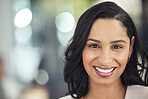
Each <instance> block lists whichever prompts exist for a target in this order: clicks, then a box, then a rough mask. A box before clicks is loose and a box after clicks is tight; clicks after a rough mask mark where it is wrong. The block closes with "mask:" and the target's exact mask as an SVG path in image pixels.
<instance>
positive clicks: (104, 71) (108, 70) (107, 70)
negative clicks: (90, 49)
mask: <svg viewBox="0 0 148 99" xmlns="http://www.w3.org/2000/svg"><path fill="white" fill-rule="evenodd" d="M95 69H96V70H98V71H99V72H103V73H109V72H111V71H113V69H114V68H111V69H101V68H98V67H95Z"/></svg>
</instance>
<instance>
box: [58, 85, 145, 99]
mask: <svg viewBox="0 0 148 99" xmlns="http://www.w3.org/2000/svg"><path fill="white" fill-rule="evenodd" d="M59 99H74V98H72V97H71V96H70V95H67V96H65V97H61V98H59ZM125 99H148V87H145V86H140V85H131V86H128V87H127V90H126V95H125Z"/></svg>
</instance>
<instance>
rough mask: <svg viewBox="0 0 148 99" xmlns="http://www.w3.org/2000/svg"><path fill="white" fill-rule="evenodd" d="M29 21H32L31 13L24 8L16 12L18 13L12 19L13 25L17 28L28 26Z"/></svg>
mask: <svg viewBox="0 0 148 99" xmlns="http://www.w3.org/2000/svg"><path fill="white" fill-rule="evenodd" d="M31 20H32V12H31V10H30V9H28V8H25V9H22V10H20V11H18V13H17V14H16V16H15V18H14V24H15V26H16V27H18V28H23V27H26V26H27V25H29V24H30V22H31Z"/></svg>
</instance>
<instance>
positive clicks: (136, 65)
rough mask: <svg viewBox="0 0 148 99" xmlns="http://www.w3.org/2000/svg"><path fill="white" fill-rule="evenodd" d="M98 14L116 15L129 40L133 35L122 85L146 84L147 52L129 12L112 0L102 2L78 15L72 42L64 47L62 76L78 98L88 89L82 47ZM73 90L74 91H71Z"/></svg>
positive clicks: (100, 16) (72, 93) (147, 75)
mask: <svg viewBox="0 0 148 99" xmlns="http://www.w3.org/2000/svg"><path fill="white" fill-rule="evenodd" d="M98 18H104V19H116V20H118V21H120V22H121V23H122V25H123V26H124V27H125V28H126V32H127V35H128V37H129V39H130V41H131V38H132V36H134V37H135V42H134V45H133V52H132V55H131V57H130V60H129V61H128V63H127V66H126V68H125V71H124V72H123V73H122V75H121V81H122V83H123V85H124V86H125V87H127V86H128V85H137V84H138V85H144V86H147V85H148V67H147V62H148V56H147V54H146V51H145V50H144V48H143V47H142V45H141V43H140V41H139V38H138V34H137V30H136V27H135V25H134V23H133V21H132V19H131V18H130V16H129V15H128V14H127V13H126V12H125V11H124V10H123V9H122V8H121V7H119V6H118V5H117V4H115V3H113V2H102V3H100V4H97V5H95V6H93V7H91V8H90V9H88V10H87V11H86V12H84V13H83V14H82V16H81V17H80V18H79V20H78V23H77V26H76V29H75V33H74V36H73V38H72V41H71V44H70V45H69V46H68V48H67V50H66V51H65V68H64V80H65V82H66V83H67V84H68V90H69V94H70V95H71V96H72V97H74V98H76V99H80V98H81V97H83V96H84V95H86V94H87V93H88V86H89V81H88V74H87V73H86V71H85V69H84V66H83V61H82V51H83V49H84V46H85V44H86V41H87V38H88V35H89V33H90V30H91V27H92V24H93V23H94V21H95V20H96V19H98ZM74 94H75V95H74Z"/></svg>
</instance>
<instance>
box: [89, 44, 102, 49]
mask: <svg viewBox="0 0 148 99" xmlns="http://www.w3.org/2000/svg"><path fill="white" fill-rule="evenodd" d="M89 47H91V48H100V46H99V45H98V44H91V45H89Z"/></svg>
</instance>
